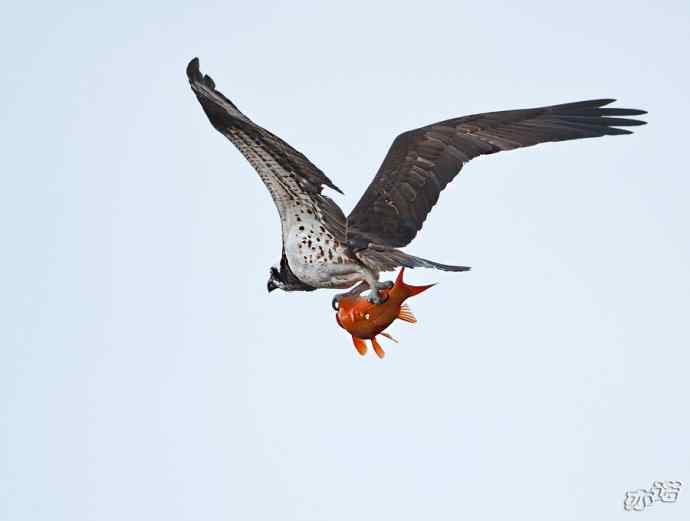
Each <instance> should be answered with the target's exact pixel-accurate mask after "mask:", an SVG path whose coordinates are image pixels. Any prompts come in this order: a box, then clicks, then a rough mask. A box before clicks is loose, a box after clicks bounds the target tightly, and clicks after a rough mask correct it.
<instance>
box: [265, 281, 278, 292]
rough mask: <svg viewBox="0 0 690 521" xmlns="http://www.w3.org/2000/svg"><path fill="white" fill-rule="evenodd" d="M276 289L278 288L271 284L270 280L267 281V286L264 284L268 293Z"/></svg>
mask: <svg viewBox="0 0 690 521" xmlns="http://www.w3.org/2000/svg"><path fill="white" fill-rule="evenodd" d="M277 287H278V286H276V285H275V284H274V283H273V281H272V280H269V281H268V284H266V289H267V290H268V292H269V293H270V292H271V291H273V290H274V289H276V288H277Z"/></svg>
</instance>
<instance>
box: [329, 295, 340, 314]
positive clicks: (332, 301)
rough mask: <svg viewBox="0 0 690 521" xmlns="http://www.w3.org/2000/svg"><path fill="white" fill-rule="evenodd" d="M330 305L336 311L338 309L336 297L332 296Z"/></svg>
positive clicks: (338, 304)
mask: <svg viewBox="0 0 690 521" xmlns="http://www.w3.org/2000/svg"><path fill="white" fill-rule="evenodd" d="M331 307H332V308H333V309H335V310H336V311H338V309H340V302H339V301H338V299H337V298H335V297H333V300H331Z"/></svg>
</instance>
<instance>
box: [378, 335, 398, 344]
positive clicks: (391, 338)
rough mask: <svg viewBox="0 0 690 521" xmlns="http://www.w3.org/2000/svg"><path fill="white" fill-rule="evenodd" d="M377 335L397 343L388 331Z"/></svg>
mask: <svg viewBox="0 0 690 521" xmlns="http://www.w3.org/2000/svg"><path fill="white" fill-rule="evenodd" d="M379 335H383V336H385V337H386V338H387V339H388V340H392V341H393V342H395V343H396V344H397V343H398V341H397V340H396V339H395V338H393V335H391V334H390V333H379Z"/></svg>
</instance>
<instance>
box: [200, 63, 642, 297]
mask: <svg viewBox="0 0 690 521" xmlns="http://www.w3.org/2000/svg"><path fill="white" fill-rule="evenodd" d="M187 77H188V78H189V83H190V84H191V87H192V90H193V91H194V94H196V97H197V99H198V100H199V103H201V107H202V108H203V109H204V112H205V113H206V115H207V116H208V119H209V120H210V122H211V124H212V125H213V126H214V127H215V128H216V130H218V131H219V132H220V133H221V134H223V135H224V136H225V137H227V138H228V139H229V140H230V141H231V142H232V143H233V144H234V145H235V146H236V147H237V148H238V149H239V151H240V152H241V153H242V155H244V157H245V158H246V159H247V161H249V163H250V164H251V165H252V166H253V167H254V169H255V170H256V171H257V172H258V174H259V177H261V180H262V181H263V182H264V184H265V185H266V188H268V191H269V192H270V194H271V197H272V198H273V201H274V203H275V205H276V206H277V208H278V213H279V214H280V222H281V225H282V238H283V248H282V255H281V258H280V261H279V263H278V264H277V265H275V266H273V267H271V269H270V277H269V279H268V284H267V288H268V291H269V292H271V291H273V290H274V289H275V288H280V289H282V290H284V291H312V290H314V289H316V288H341V289H345V288H352V289H351V290H350V291H348V292H347V293H344V294H341V295H336V297H335V298H334V299H333V307H334V308H336V309H337V307H338V301H339V299H340V298H342V297H343V296H345V295H353V294H359V293H361V292H362V291H364V290H365V289H367V288H369V289H370V292H369V295H368V298H369V300H370V301H371V302H372V303H381V302H382V299H383V297H381V296H380V295H379V292H378V290H379V289H383V288H390V287H392V283H391V282H379V273H380V272H385V271H391V270H395V269H396V268H397V267H399V266H402V267H405V268H420V267H422V268H435V269H439V270H444V271H466V270H469V269H470V268H469V267H466V266H451V265H447V264H440V263H438V262H434V261H430V260H427V259H423V258H421V257H416V256H413V255H409V254H407V253H404V252H402V251H401V250H400V249H399V248H401V247H403V246H406V245H408V244H409V243H410V242H411V241H412V239H414V237H415V236H416V235H417V233H418V232H419V230H420V229H421V228H422V225H423V224H424V220H425V219H426V216H427V214H428V213H429V211H430V210H431V208H432V207H433V206H434V205H435V204H436V201H437V200H438V197H439V194H440V193H441V191H442V190H443V189H444V188H445V187H446V185H447V184H448V183H449V182H451V181H452V180H453V179H454V178H455V176H456V175H457V174H458V172H460V170H461V169H462V167H463V165H464V164H465V163H466V162H467V161H469V160H470V159H473V158H475V157H477V156H480V155H484V154H493V153H496V152H500V151H502V150H512V149H514V148H521V147H527V146H531V145H536V144H537V143H544V142H548V141H564V140H569V139H580V138H588V137H598V136H607V135H609V136H615V135H622V134H630V133H631V132H630V131H629V130H625V129H621V128H617V127H627V126H634V125H643V124H644V123H645V122H644V121H639V120H635V119H628V118H625V117H622V116H637V115H640V114H645V113H646V112H645V111H643V110H634V109H624V108H609V107H606V106H607V105H609V104H610V103H612V102H613V101H615V100H613V99H598V100H589V101H580V102H576V103H566V104H562V105H552V106H548V107H539V108H533V109H524V110H507V111H501V112H487V113H484V114H475V115H472V116H464V117H460V118H455V119H449V120H446V121H441V122H439V123H434V124H432V125H428V126H425V127H421V128H418V129H415V130H409V131H407V132H403V133H402V134H400V135H399V136H398V137H397V138H395V140H394V141H393V144H392V145H391V148H390V150H388V154H387V155H386V157H385V159H384V160H383V163H382V164H381V166H380V168H379V170H378V172H377V173H376V176H375V177H374V180H373V181H372V182H371V184H370V185H369V187H368V188H367V189H366V191H365V192H364V195H363V196H362V198H361V199H360V200H359V202H358V203H357V205H356V206H355V208H354V210H352V212H350V215H349V216H347V217H345V214H344V213H343V212H342V210H341V209H340V207H339V206H338V205H337V204H336V203H335V202H334V201H333V200H332V199H331V198H329V197H328V196H326V195H324V194H323V193H322V190H323V188H324V187H328V188H330V189H332V190H335V191H336V192H340V193H341V194H342V191H341V190H340V189H339V188H338V187H337V186H336V185H334V184H333V182H332V181H331V180H330V179H329V178H328V177H327V176H326V175H325V174H324V173H323V172H322V171H321V170H319V169H318V168H317V167H316V166H315V165H314V164H312V163H311V162H310V161H309V159H307V158H306V157H305V156H304V155H302V154H301V153H300V152H298V151H297V150H295V149H294V148H292V147H291V146H290V145H288V144H287V143H286V142H285V141H283V140H282V139H280V138H279V137H278V136H276V135H275V134H272V133H271V132H269V131H268V130H266V129H264V128H262V127H260V126H259V125H257V124H256V123H254V122H253V121H252V120H250V119H249V118H248V117H247V116H245V115H244V114H243V113H242V112H240V110H239V109H238V108H237V107H236V106H235V104H234V103H232V102H231V101H230V100H229V99H228V98H226V97H225V96H224V95H223V94H222V93H220V92H219V91H217V90H216V87H215V83H214V82H213V80H212V79H211V78H210V77H209V76H208V75H202V74H201V72H200V71H199V59H198V58H194V59H193V60H192V61H191V62H189V65H188V66H187ZM353 286H354V287H353Z"/></svg>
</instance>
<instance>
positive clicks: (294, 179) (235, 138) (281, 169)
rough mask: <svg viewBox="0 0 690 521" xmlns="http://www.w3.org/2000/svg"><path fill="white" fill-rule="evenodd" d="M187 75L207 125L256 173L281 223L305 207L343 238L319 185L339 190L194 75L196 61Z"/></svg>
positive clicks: (339, 217) (338, 216) (334, 209)
mask: <svg viewBox="0 0 690 521" xmlns="http://www.w3.org/2000/svg"><path fill="white" fill-rule="evenodd" d="M187 77H188V78H189V84H190V85H191V87H192V90H193V91H194V94H196V97H197V99H198V100H199V103H200V104H201V107H202V108H203V109H204V112H205V113H206V115H207V116H208V119H209V121H210V122H211V124H212V125H213V126H214V127H215V128H216V130H218V131H219V132H220V133H221V134H223V135H224V136H225V137H227V138H228V139H229V140H230V141H231V142H232V143H233V144H234V145H235V146H236V147H237V148H238V149H239V151H240V152H241V153H242V155H244V157H245V158H246V159H247V161H249V163H250V164H251V165H252V166H253V167H254V169H255V170H256V171H257V172H258V174H259V177H261V180H262V181H263V182H264V184H265V185H266V188H268V191H269V192H270V193H271V197H272V198H273V201H274V203H275V205H276V207H277V208H278V213H279V214H280V218H281V222H282V223H283V224H285V223H286V222H287V221H288V220H289V218H290V217H291V214H294V213H297V212H298V211H299V209H301V208H305V206H306V207H307V208H309V210H308V211H310V212H313V213H314V214H315V215H316V216H317V217H318V218H319V219H321V220H322V222H323V223H324V225H325V226H326V227H327V228H328V229H329V230H330V231H331V232H332V233H333V234H334V235H335V236H336V237H338V238H342V240H344V235H345V232H344V230H345V228H344V225H345V216H344V215H343V213H342V211H341V210H340V208H339V207H338V205H336V204H335V203H334V202H333V201H332V200H331V199H329V198H328V197H326V196H325V195H322V194H321V190H322V189H323V187H324V186H327V187H329V188H332V189H333V190H336V191H338V192H340V193H342V192H341V191H340V189H339V188H338V187H337V186H335V185H334V184H333V183H332V182H331V180H330V179H328V177H326V175H325V174H324V173H323V172H322V171H321V170H319V169H318V168H317V167H316V166H314V165H313V164H312V163H311V162H310V161H309V159H307V158H306V157H305V156H304V155H303V154H301V153H300V152H298V151H297V150H295V149H294V148H292V147H291V146H290V145H288V144H287V143H286V142H285V141H283V140H282V139H280V138H279V137H278V136H276V135H274V134H272V133H271V132H269V131H268V130H266V129H264V128H261V127H260V126H259V125H257V124H256V123H254V122H253V121H251V120H250V119H249V118H248V117H247V116H245V115H244V114H242V112H240V111H239V109H238V108H237V107H236V106H235V104H234V103H232V102H231V101H230V100H229V99H228V98H226V97H225V96H224V95H223V94H222V93H221V92H219V91H217V90H216V85H215V83H214V81H213V80H212V79H211V77H210V76H208V75H203V74H201V72H200V71H199V59H198V58H194V59H193V60H192V61H190V62H189V65H187ZM298 207H299V208H298ZM283 229H284V231H285V227H283Z"/></svg>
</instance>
